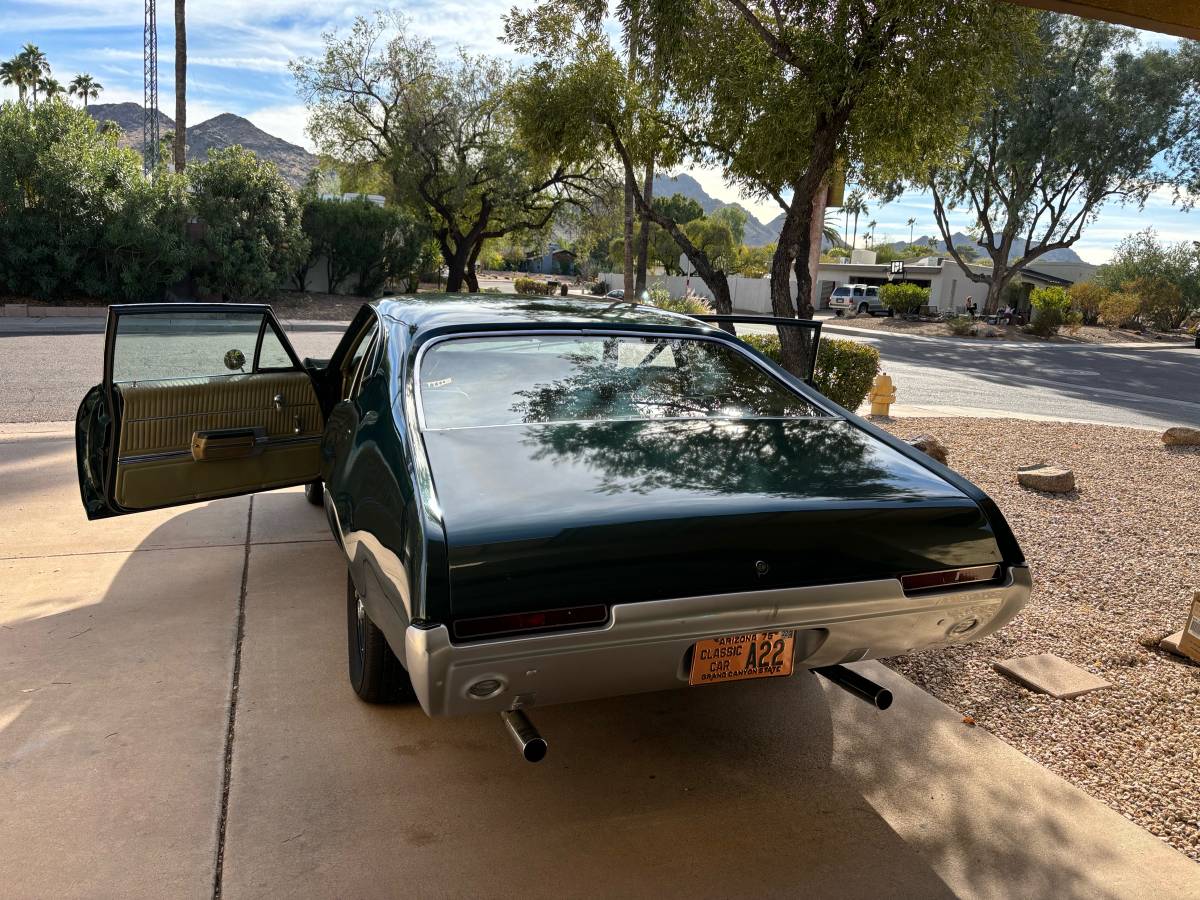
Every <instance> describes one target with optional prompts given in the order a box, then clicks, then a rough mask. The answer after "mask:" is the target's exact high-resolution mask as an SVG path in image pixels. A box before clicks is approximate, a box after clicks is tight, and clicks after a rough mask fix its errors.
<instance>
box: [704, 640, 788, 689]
mask: <svg viewBox="0 0 1200 900" xmlns="http://www.w3.org/2000/svg"><path fill="white" fill-rule="evenodd" d="M795 641H796V636H795V632H792V631H755V632H751V633H750V634H734V635H729V636H727V637H718V638H709V639H707V640H703V641H697V642H696V646H695V649H694V650H693V651H692V671H691V675H690V676H689V677H688V684H691V685H696V684H716V683H718V682H722V681H744V680H745V679H747V678H773V677H777V676H781V675H791V674H792V654H793V651H794V649H795Z"/></svg>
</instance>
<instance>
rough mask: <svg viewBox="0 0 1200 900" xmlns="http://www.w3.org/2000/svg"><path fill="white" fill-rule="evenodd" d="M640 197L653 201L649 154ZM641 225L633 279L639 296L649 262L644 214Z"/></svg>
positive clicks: (648, 230) (652, 169)
mask: <svg viewBox="0 0 1200 900" xmlns="http://www.w3.org/2000/svg"><path fill="white" fill-rule="evenodd" d="M642 199H643V200H645V202H646V206H647V207H650V205H651V204H652V203H653V202H654V157H653V156H651V157H650V159H649V161H648V162H647V163H646V184H645V187H644V188H643V190H642ZM641 220H642V223H641V224H642V227H641V231H639V232H638V245H637V272H636V277H635V279H634V285H633V290H634V292H635V293H636V294H637V295H638V296H639V297H641V296H642V291H644V290H645V289H646V269H647V268H649V264H650V219H649V217H648V216H646V215H644V214H643V215H642V216H641Z"/></svg>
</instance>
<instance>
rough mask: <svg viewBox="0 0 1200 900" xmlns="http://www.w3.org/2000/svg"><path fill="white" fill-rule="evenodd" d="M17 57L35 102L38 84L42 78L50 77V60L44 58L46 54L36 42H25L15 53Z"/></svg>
mask: <svg viewBox="0 0 1200 900" xmlns="http://www.w3.org/2000/svg"><path fill="white" fill-rule="evenodd" d="M17 59H18V60H20V62H21V64H22V66H23V67H24V69H25V78H26V82H27V85H28V86H29V87H30V88H32V89H33V102H34V103H35V104H36V103H37V99H38V98H37V95H38V88H39V87H40V86H41V85H39V84H38V82H39V81H41V80H42V79H43V78H49V77H50V61H49V60H48V59H46V54H45V53H43V52H42V51H41V50H39V49H38V47H37V45H36V44H26V45H25V46H24V47H22V48H21V52H20V53H18V54H17Z"/></svg>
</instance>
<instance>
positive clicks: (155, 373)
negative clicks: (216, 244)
mask: <svg viewBox="0 0 1200 900" xmlns="http://www.w3.org/2000/svg"><path fill="white" fill-rule="evenodd" d="M262 326H263V313H261V312H235V311H229V312H224V311H222V312H195V311H188V310H181V311H180V312H178V313H174V312H165V313H163V312H160V313H123V314H121V315H120V316H119V317H118V318H117V326H116V334H115V336H114V343H113V354H112V380H113V381H114V382H116V383H118V384H124V383H128V382H133V381H163V380H167V379H177V378H198V377H211V376H214V375H240V374H246V373H249V372H252V371H253V370H254V369H253V367H254V353H255V348H256V347H257V345H258V336H259V333H260V331H261V329H262ZM267 336H269V340H268V339H267ZM259 365H260V367H266V368H282V367H287V368H292V360H291V357H290V356H288V354H287V351H286V350H285V349H284V347H283V345H282V343H280V340H279V338H278V337H277V336H276V335H275V334H274V332H273V331H272V329H271V328H270V326H269V325H268V326H267V330H266V334H265V335H264V341H263V348H262V353H261V359H260V363H259Z"/></svg>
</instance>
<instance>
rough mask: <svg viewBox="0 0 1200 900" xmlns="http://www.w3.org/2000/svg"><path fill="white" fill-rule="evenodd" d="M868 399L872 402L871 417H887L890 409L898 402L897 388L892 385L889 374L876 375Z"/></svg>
mask: <svg viewBox="0 0 1200 900" xmlns="http://www.w3.org/2000/svg"><path fill="white" fill-rule="evenodd" d="M867 399H868V400H870V401H871V415H873V416H886V415H887V414H888V408H889V407H890V406H891V405H892V404H893V403H895V402H896V387H895V385H893V384H892V376H891V375H889V374H888V373H887V372H880V373H879V374H878V375H876V376H875V383H874V384H873V385H871V393H869V394H867Z"/></svg>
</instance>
